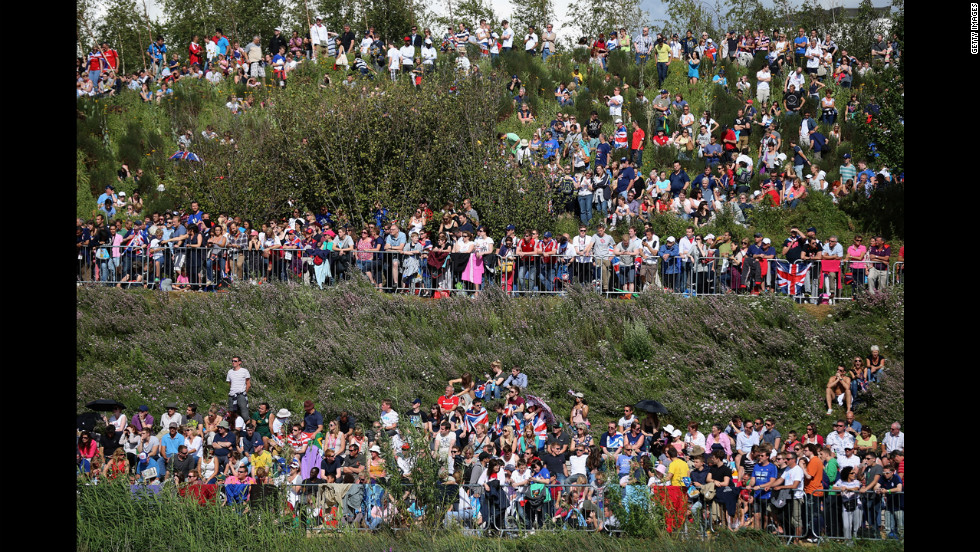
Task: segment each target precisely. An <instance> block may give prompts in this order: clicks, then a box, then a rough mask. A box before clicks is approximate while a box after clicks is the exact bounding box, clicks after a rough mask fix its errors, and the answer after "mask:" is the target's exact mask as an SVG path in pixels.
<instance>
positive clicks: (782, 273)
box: [773, 261, 811, 295]
mask: <svg viewBox="0 0 980 552" xmlns="http://www.w3.org/2000/svg"><path fill="white" fill-rule="evenodd" d="M810 264H811V263H806V264H790V263H788V262H784V261H774V262H773V267H774V268H775V270H776V285H777V286H778V287H779V290H780V291H782V292H784V293H787V294H790V295H796V294H798V293H802V292H803V282H804V281H805V280H806V274H807V272H808V271H809V270H810Z"/></svg>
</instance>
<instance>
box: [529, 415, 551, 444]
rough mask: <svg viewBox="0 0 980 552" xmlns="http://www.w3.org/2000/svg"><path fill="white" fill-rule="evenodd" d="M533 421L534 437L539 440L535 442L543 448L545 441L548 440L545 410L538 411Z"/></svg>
mask: <svg viewBox="0 0 980 552" xmlns="http://www.w3.org/2000/svg"><path fill="white" fill-rule="evenodd" d="M532 423H533V424H534V437H535V438H536V439H535V440H536V441H537V443H535V444H536V446H537V447H538V449H542V448H544V445H545V441H547V440H548V422H547V420H546V419H545V417H544V412H538V413H537V415H536V416H535V417H534V421H533V422H532Z"/></svg>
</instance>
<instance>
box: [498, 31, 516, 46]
mask: <svg viewBox="0 0 980 552" xmlns="http://www.w3.org/2000/svg"><path fill="white" fill-rule="evenodd" d="M500 38H501V40H503V45H504V48H513V47H514V29H511V28H510V27H507V28H506V29H504V32H503V34H501V35H500Z"/></svg>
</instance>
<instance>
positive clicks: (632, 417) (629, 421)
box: [618, 405, 639, 433]
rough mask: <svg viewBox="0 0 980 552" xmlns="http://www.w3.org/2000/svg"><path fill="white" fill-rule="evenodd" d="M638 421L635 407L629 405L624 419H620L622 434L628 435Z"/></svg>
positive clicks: (625, 407)
mask: <svg viewBox="0 0 980 552" xmlns="http://www.w3.org/2000/svg"><path fill="white" fill-rule="evenodd" d="M638 421H639V419H637V417H636V414H633V407H632V406H628V405H627V406H624V407H623V417H622V418H620V419H619V424H618V425H619V431H620V432H621V433H626V432H627V431H629V430H630V426H632V425H633V422H638Z"/></svg>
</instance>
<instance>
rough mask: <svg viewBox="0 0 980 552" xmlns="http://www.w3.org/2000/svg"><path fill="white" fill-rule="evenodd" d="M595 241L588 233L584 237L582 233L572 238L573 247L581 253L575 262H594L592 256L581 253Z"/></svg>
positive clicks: (576, 251)
mask: <svg viewBox="0 0 980 552" xmlns="http://www.w3.org/2000/svg"><path fill="white" fill-rule="evenodd" d="M593 243H595V239H594V238H593V237H592V236H590V235H588V234H586V235H585V237H584V238H583V237H582V235H581V234H579V235H578V236H575V237H574V238H573V239H572V247H573V248H574V249H575V253H577V254H580V255H579V256H578V257H575V262H577V263H589V262H592V259H591V257H587V256H584V255H581V253H584V252H585V251H586V250H587V249H588V247H589V246H590V245H592V244H593Z"/></svg>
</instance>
